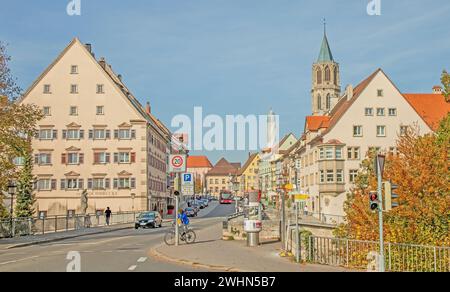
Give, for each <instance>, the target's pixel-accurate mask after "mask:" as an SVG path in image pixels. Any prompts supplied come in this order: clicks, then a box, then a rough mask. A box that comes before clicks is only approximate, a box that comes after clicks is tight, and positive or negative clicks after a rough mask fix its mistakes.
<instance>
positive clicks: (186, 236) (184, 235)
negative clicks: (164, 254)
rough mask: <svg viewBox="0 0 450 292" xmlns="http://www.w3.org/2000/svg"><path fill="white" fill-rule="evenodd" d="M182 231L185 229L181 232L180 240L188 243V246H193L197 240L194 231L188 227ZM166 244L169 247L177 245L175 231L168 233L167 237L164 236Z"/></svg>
mask: <svg viewBox="0 0 450 292" xmlns="http://www.w3.org/2000/svg"><path fill="white" fill-rule="evenodd" d="M180 229H183V230H179V231H180V232H179V237H180V240H181V241H184V242H186V243H187V244H193V243H194V242H195V240H196V238H197V235H196V234H195V232H194V230H192V229H190V228H189V227H187V226H184V227H183V228H180ZM164 242H165V243H166V244H167V245H169V246H172V245H175V230H170V231H168V232H167V233H166V235H164Z"/></svg>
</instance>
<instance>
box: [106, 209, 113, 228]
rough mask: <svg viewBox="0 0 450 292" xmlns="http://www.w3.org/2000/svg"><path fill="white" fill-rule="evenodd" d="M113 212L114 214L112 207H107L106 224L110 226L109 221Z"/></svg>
mask: <svg viewBox="0 0 450 292" xmlns="http://www.w3.org/2000/svg"><path fill="white" fill-rule="evenodd" d="M111 214H112V212H111V209H110V208H109V207H108V208H106V211H105V217H106V225H108V226H109V223H110V220H111Z"/></svg>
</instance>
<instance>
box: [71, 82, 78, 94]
mask: <svg viewBox="0 0 450 292" xmlns="http://www.w3.org/2000/svg"><path fill="white" fill-rule="evenodd" d="M70 94H78V84H71V85H70Z"/></svg>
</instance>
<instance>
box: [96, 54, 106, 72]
mask: <svg viewBox="0 0 450 292" xmlns="http://www.w3.org/2000/svg"><path fill="white" fill-rule="evenodd" d="M98 63H99V64H100V66H102V68H103V69H105V70H106V60H105V58H104V57H101V58H100V61H98Z"/></svg>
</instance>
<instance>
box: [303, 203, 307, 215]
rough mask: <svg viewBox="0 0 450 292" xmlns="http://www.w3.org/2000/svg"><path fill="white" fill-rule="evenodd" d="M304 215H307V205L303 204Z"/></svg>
mask: <svg viewBox="0 0 450 292" xmlns="http://www.w3.org/2000/svg"><path fill="white" fill-rule="evenodd" d="M303 211H304V213H305V216H308V206H306V205H305V208H304V209H303Z"/></svg>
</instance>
